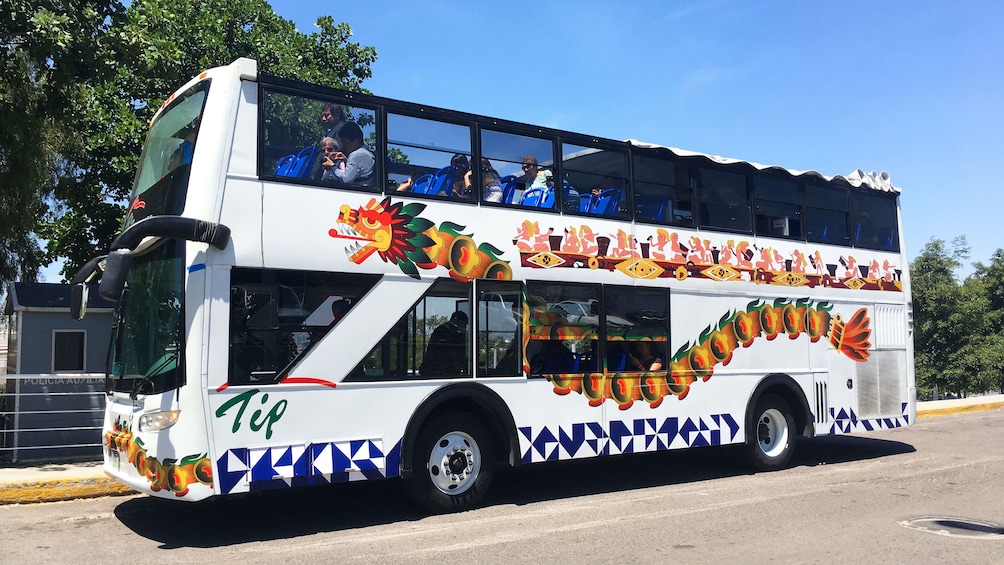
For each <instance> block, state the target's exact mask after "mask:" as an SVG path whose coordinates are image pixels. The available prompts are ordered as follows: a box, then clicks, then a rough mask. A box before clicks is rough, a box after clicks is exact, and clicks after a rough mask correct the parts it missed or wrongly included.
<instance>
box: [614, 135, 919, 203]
mask: <svg viewBox="0 0 1004 565" xmlns="http://www.w3.org/2000/svg"><path fill="white" fill-rule="evenodd" d="M627 142H628V143H630V144H631V145H633V146H634V147H638V148H642V149H656V150H666V151H669V152H670V153H672V154H673V155H676V156H677V157H703V158H705V159H708V160H711V161H713V162H715V163H720V164H722V165H734V164H746V165H749V166H751V167H754V168H755V169H757V170H761V171H764V170H772V169H773V170H777V171H785V172H787V173H788V174H790V175H792V176H794V177H810V178H811V177H815V178H818V179H820V180H824V181H827V182H829V181H832V180H843V181H845V182H847V183H849V184H850V185H851V186H853V187H855V188H862V187H864V188H871V189H874V190H881V191H883V192H894V193H899V192H901V189H900V188H899V187H896V186H894V185H893V184H892V181H891V180H889V173H887V172H885V171H882V172H880V173H876V172H871V173H866V172H864V171H862V170H861V169H857V170H855V171H852V172H851V173H850V174H848V175H835V176H832V177H831V176H826V175H824V174H821V173H818V172H816V171H798V170H795V169H786V168H784V167H779V166H777V165H761V164H760V163H753V162H751V161H743V160H742V159H732V158H729V157H720V156H718V155H709V154H707V153H699V152H697V151H688V150H686V149H678V148H676V147H667V146H665V145H658V144H655V143H646V142H644V141H638V140H635V139H628V140H627Z"/></svg>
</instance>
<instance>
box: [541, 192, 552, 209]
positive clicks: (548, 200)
mask: <svg viewBox="0 0 1004 565" xmlns="http://www.w3.org/2000/svg"><path fill="white" fill-rule="evenodd" d="M539 208H545V209H548V210H550V209H551V208H554V187H553V186H549V187H547V188H545V189H544V196H543V197H542V198H541V199H540V206H539Z"/></svg>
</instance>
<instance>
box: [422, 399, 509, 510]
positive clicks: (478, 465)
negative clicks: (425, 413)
mask: <svg viewBox="0 0 1004 565" xmlns="http://www.w3.org/2000/svg"><path fill="white" fill-rule="evenodd" d="M414 461H415V471H414V474H413V475H412V477H411V478H410V479H409V480H408V493H409V495H410V496H411V498H412V500H414V501H415V503H417V504H418V505H419V506H421V507H423V508H425V509H426V510H430V511H432V512H458V511H461V510H468V509H470V508H473V507H474V506H476V505H477V504H478V502H480V501H481V499H482V498H484V496H485V493H486V492H487V491H488V487H489V485H490V484H491V481H492V475H493V474H494V471H495V458H494V451H493V446H492V438H491V435H490V434H489V433H488V431H487V430H486V429H485V426H484V425H483V424H482V423H481V421H480V420H478V419H477V418H475V417H474V416H471V415H470V414H467V413H466V412H448V413H445V414H442V415H441V416H438V417H436V418H434V419H433V420H431V421H429V422H428V423H427V424H426V425H425V426H423V427H422V431H421V432H419V434H418V439H417V441H416V443H415V458H414Z"/></svg>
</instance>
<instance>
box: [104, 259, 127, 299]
mask: <svg viewBox="0 0 1004 565" xmlns="http://www.w3.org/2000/svg"><path fill="white" fill-rule="evenodd" d="M130 265H132V251H130V250H128V249H116V250H115V251H112V252H111V253H109V254H108V258H107V259H105V273H104V275H102V276H101V284H100V285H98V294H100V295H101V298H104V299H105V300H109V301H111V302H118V300H119V298H120V297H121V296H122V289H123V288H125V282H126V276H127V275H128V274H129V266H130Z"/></svg>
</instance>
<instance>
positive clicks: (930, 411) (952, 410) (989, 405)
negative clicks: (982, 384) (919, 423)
mask: <svg viewBox="0 0 1004 565" xmlns="http://www.w3.org/2000/svg"><path fill="white" fill-rule="evenodd" d="M1001 408H1004V402H984V403H982V404H969V405H966V406H948V407H945V408H925V409H922V410H917V418H918V419H919V418H934V417H937V416H951V415H953V414H965V413H966V412H981V411H983V410H1000V409H1001Z"/></svg>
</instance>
